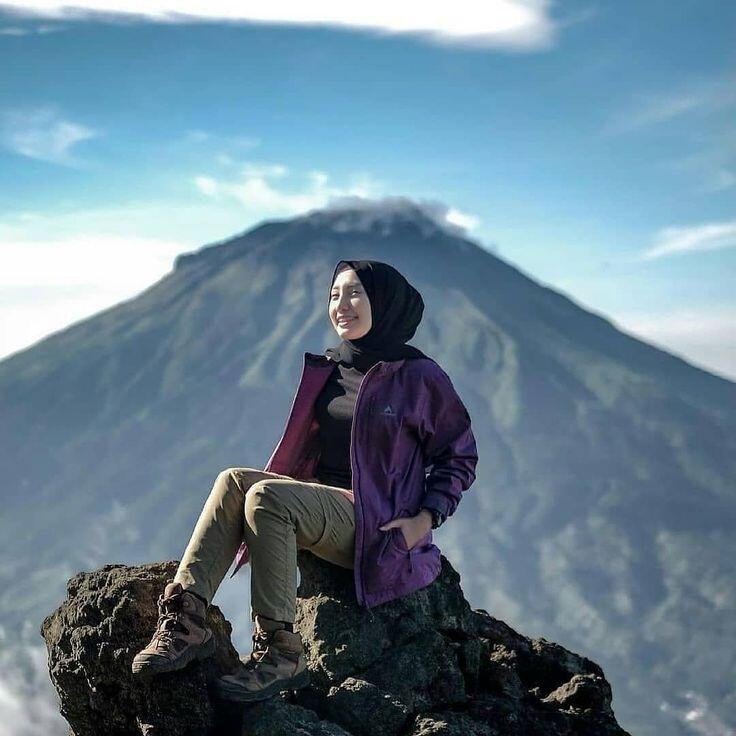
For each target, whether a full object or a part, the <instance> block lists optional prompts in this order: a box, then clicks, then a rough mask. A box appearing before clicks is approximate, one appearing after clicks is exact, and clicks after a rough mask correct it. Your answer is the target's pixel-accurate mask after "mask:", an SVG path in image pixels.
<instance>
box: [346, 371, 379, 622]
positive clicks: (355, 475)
mask: <svg viewBox="0 0 736 736" xmlns="http://www.w3.org/2000/svg"><path fill="white" fill-rule="evenodd" d="M380 366H383V361H379V362H378V363H376V365H374V366H371V367H370V368H369V369H368V372H367V373H366V374H365V375H364V376H363V380H362V381H361V382H360V386H358V393H357V394H356V396H355V406H354V408H353V422H352V424H351V426H350V461H351V474H352V480H353V497H354V498H357V499H358V503H359V504H360V520H361V524H362V525H363V529H362V531H363V534H362V539H363V542H365V514H364V513H363V499H362V498H361V496H360V493H357V492H356V490H357V488H358V485H359V484H358V482H357V478H358V477H359V473H356V471H357V470H358V463H357V462H356V460H355V432H356V430H355V425H356V424H357V422H356V421H355V420H356V417H359V416H360V414H359V412H358V407H359V406H360V399H361V396H362V394H363V387H364V386H365V384H366V382H367V381H368V377H369V376H370V375H371V374H372V373H373V372H374V371H378V370H380ZM360 564H361V567H362V565H363V559H362V557H361V560H360ZM358 572H359V573H360V593H361V597H362V602H363V604H365V584H364V579H365V578H364V576H363V570H362V569H360V570H359V571H358ZM366 608H368V606H366Z"/></svg>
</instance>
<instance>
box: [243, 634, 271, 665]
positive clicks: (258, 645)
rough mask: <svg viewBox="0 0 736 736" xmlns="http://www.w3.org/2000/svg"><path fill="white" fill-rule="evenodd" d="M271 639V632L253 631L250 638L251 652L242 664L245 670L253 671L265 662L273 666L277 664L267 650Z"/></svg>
mask: <svg viewBox="0 0 736 736" xmlns="http://www.w3.org/2000/svg"><path fill="white" fill-rule="evenodd" d="M272 637H273V632H272V631H270V632H269V631H263V630H261V629H256V630H255V632H254V633H253V636H252V637H251V638H252V639H253V651H252V652H251V655H250V658H249V659H248V660H247V661H246V662H244V663H243V664H244V666H245V668H246V669H247V670H252V669H255V668H256V667H257V666H258V665H259V664H261V663H263V662H267V663H269V664H272V665H274V666H276V665H277V664H278V663H277V662H276V661H275V660H274V658H273V656H272V654H271V651H270V649H269V643H270V642H271V638H272Z"/></svg>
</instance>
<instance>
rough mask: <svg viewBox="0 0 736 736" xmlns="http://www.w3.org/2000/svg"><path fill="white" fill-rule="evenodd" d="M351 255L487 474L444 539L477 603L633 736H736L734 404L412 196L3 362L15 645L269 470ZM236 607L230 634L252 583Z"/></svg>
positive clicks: (440, 538) (345, 217) (0, 463)
mask: <svg viewBox="0 0 736 736" xmlns="http://www.w3.org/2000/svg"><path fill="white" fill-rule="evenodd" d="M340 258H374V259H378V260H382V261H386V262H389V263H391V264H392V265H394V266H396V267H397V268H398V269H399V270H400V271H401V272H402V273H404V274H405V275H406V276H407V278H408V279H409V280H410V281H411V282H412V283H413V284H414V285H415V286H416V287H417V288H418V289H419V291H420V292H421V293H422V295H423V297H424V300H425V304H426V308H425V313H424V319H423V321H422V324H421V326H420V328H419V330H418V331H417V335H416V337H415V339H414V340H413V341H412V343H413V344H415V345H416V346H417V347H419V348H421V349H422V350H423V351H424V352H425V353H427V354H428V355H431V356H432V357H434V358H435V359H436V360H437V361H438V362H439V363H440V364H441V365H442V366H443V367H444V369H445V370H446V371H447V372H448V373H449V375H450V376H451V378H452V380H453V383H454V385H455V387H456V389H457V390H458V392H459V394H460V395H461V396H462V397H463V400H464V401H465V403H466V405H467V407H468V410H469V412H470V415H471V418H472V420H473V427H474V431H475V434H476V438H477V441H478V450H479V457H480V460H479V463H478V468H477V471H478V478H477V480H476V482H475V484H474V486H473V487H472V488H471V489H470V490H469V491H468V492H467V494H465V496H464V498H463V501H462V502H461V504H460V506H459V507H458V510H457V512H456V514H455V515H454V516H453V517H452V518H451V519H450V520H448V522H447V523H446V524H445V525H443V527H442V528H441V529H440V530H438V534H437V536H436V539H437V543H438V544H439V546H440V547H441V549H442V551H443V553H444V554H445V555H446V556H447V557H448V559H450V560H452V562H453V564H454V565H455V566H456V567H457V568H458V570H459V571H460V572H461V574H462V576H463V579H464V581H465V583H464V590H465V594H466V595H467V597H468V600H469V601H471V603H472V604H473V605H474V606H479V607H483V608H484V609H487V610H488V611H489V612H490V613H492V614H493V615H494V616H496V617H498V618H502V619H504V620H505V621H508V622H509V623H510V624H511V625H512V626H513V627H514V628H517V629H519V630H522V631H524V632H525V633H527V634H531V635H534V636H543V637H545V638H548V639H552V640H555V641H558V642H560V643H561V644H563V645H564V646H566V647H569V648H570V649H573V650H575V651H581V652H583V653H584V654H585V655H586V656H589V657H591V658H592V659H595V660H596V661H597V662H599V663H600V664H601V665H602V667H603V668H604V670H605V672H606V673H607V675H608V677H609V678H610V679H611V682H612V684H613V692H614V703H613V705H614V709H615V711H616V714H617V717H618V720H619V723H620V724H621V725H622V726H623V727H624V728H625V729H627V730H629V731H631V732H632V733H636V734H637V736H654V734H657V735H659V734H661V733H667V734H672V735H673V736H676V735H678V734H682V735H683V736H684V735H685V734H690V733H695V732H700V733H704V731H703V728H704V727H703V728H701V726H702V723H701V722H700V721H698V719H697V718H696V717H693V716H690V717H689V718H685V719H681V718H679V717H678V715H677V714H678V713H679V712H681V711H682V707H683V706H682V704H683V702H685V701H687V700H688V699H691V700H692V699H696V700H697V701H698V702H702V703H706V704H707V706H708V708H709V709H710V710H709V711H708V714H707V719H706V720H708V721H709V722H713V723H716V724H719V723H721V724H725V723H728V722H730V723H732V724H733V723H736V688H735V687H734V685H733V678H732V659H733V650H732V649H733V648H732V645H731V644H730V643H732V642H733V641H734V640H736V623H734V622H735V621H736V617H734V616H733V610H734V603H736V601H735V598H736V592H735V590H734V585H733V580H734V579H735V578H734V572H735V570H734V568H735V567H736V563H735V562H734V560H735V559H736V555H735V554H734V552H736V549H735V547H736V536H735V535H734V533H733V532H734V529H735V528H736V488H735V484H734V478H736V432H734V430H735V429H736V384H734V383H732V382H730V381H728V380H726V379H724V378H721V377H718V376H715V375H712V374H710V373H708V372H707V371H704V370H702V369H700V368H697V367H695V366H693V365H691V364H689V363H687V362H686V361H684V360H682V359H681V358H678V357H676V356H673V355H670V354H668V353H667V352H665V351H662V350H660V349H657V348H655V347H653V346H650V345H648V344H646V343H645V342H642V341H640V340H637V339H635V338H633V337H631V336H629V335H627V334H626V333H624V332H622V331H620V330H619V329H617V328H616V327H615V326H614V325H613V324H612V323H611V322H610V321H609V320H607V319H605V317H603V316H601V315H598V314H595V313H592V312H590V311H587V310H586V309H584V308H582V307H581V306H580V305H578V304H576V303H575V302H573V301H572V300H570V299H569V298H568V297H566V296H565V295H563V294H561V293H559V292H556V291H554V290H553V289H550V288H547V287H545V286H543V285H541V284H539V283H538V282H536V281H534V280H533V279H532V278H530V277H529V276H527V275H525V274H523V273H521V272H520V271H519V270H518V269H516V268H514V267H513V266H512V265H510V264H508V263H506V262H504V261H503V260H502V259H501V258H499V257H497V256H495V255H493V254H491V253H489V252H488V251H486V250H485V249H483V248H482V247H480V246H479V245H478V244H476V243H474V242H473V241H472V240H469V239H468V238H466V237H465V236H464V235H463V234H462V232H461V231H459V230H458V229H456V228H451V227H449V226H447V225H444V224H442V222H441V220H440V219H439V218H438V217H437V216H436V213H433V212H432V211H431V210H429V209H427V208H426V207H422V206H419V205H416V204H415V203H413V202H410V201H408V200H403V199H392V200H387V201H384V202H377V203H357V202H354V203H352V204H351V203H346V204H345V205H344V206H341V207H334V208H331V209H325V210H317V211H314V212H311V213H308V214H306V215H304V216H300V217H295V218H292V219H287V220H280V221H267V222H264V223H262V224H260V225H258V226H257V227H254V228H252V229H251V230H248V231H247V232H244V233H242V234H239V235H237V236H236V237H234V238H232V239H229V240H226V241H222V242H218V243H215V244H211V245H209V246H208V247H204V248H202V249H201V250H199V251H197V252H194V253H190V254H186V255H182V256H180V257H179V258H178V259H177V260H176V263H175V267H174V269H173V270H172V271H171V272H170V273H169V274H167V275H166V276H165V277H164V278H162V279H161V280H160V281H158V282H157V283H155V284H153V285H152V286H151V287H150V288H148V289H146V290H145V291H143V292H142V293H140V294H139V295H137V296H136V297H135V298H132V299H129V300H127V301H124V302H121V303H120V304H117V305H115V306H113V307H111V308H109V309H107V310H105V311H103V312H100V313H99V314H96V315H94V316H93V317H91V318H89V319H86V320H83V321H81V322H78V323H76V324H74V325H71V326H70V327H68V328H66V329H64V330H62V331H60V332H57V333H55V334H53V335H51V336H49V337H47V338H45V339H44V340H42V341H40V342H39V343H37V344H36V345H34V346H32V347H30V348H28V349H26V350H24V351H22V352H19V353H16V354H14V355H12V356H10V357H8V358H6V359H5V360H3V361H2V362H0V415H1V416H2V417H3V422H2V423H0V433H1V434H0V438H1V439H2V441H1V442H0V471H1V474H0V477H2V479H3V484H4V487H3V504H4V511H5V513H4V514H3V518H2V522H1V523H2V527H1V528H0V532H2V533H1V534H0V555H1V558H0V559H2V560H3V562H2V565H0V610H1V611H2V617H3V627H4V628H5V630H6V631H7V632H10V633H9V634H8V635H6V642H5V646H8V642H9V641H11V640H12V636H11V634H12V632H14V631H18V630H20V628H21V626H22V624H23V622H24V621H28V620H30V621H31V622H32V628H33V630H34V631H37V628H38V624H39V623H40V620H41V618H42V617H43V616H44V615H45V614H46V613H47V612H48V611H49V610H51V608H52V607H53V606H54V605H55V604H56V602H57V601H58V600H59V599H60V598H61V597H62V594H63V590H64V584H65V582H66V580H67V579H68V578H69V577H71V576H72V575H73V574H75V573H76V572H77V571H79V570H83V569H94V568H97V567H99V566H100V565H102V564H106V563H108V562H111V561H119V562H121V563H126V564H133V563H140V562H147V561H150V560H156V559H170V558H172V557H177V556H178V555H180V554H181V552H182V551H183V548H184V546H185V544H186V540H187V539H188V535H189V533H190V532H191V530H192V527H193V524H194V521H195V520H196V517H197V515H198V513H199V510H200V509H201V506H202V503H203V502H204V499H205V497H206V495H207V493H208V492H209V489H210V487H211V485H212V483H213V481H214V479H215V477H216V475H217V474H218V472H219V471H220V470H222V469H223V468H226V467H232V466H255V467H263V465H264V464H265V461H266V459H267V458H268V456H269V454H270V452H271V450H272V449H273V446H274V445H275V443H276V441H277V439H278V437H279V436H280V434H281V431H282V430H283V426H284V422H285V418H286V414H287V412H288V409H289V406H290V403H291V400H292V397H293V393H294V389H295V387H296V384H297V381H298V378H299V373H300V370H301V363H302V354H303V352H304V351H305V350H310V351H312V352H321V351H322V349H323V348H324V347H326V346H328V345H334V344H336V343H337V341H338V338H337V336H336V334H335V332H334V331H333V329H332V327H331V325H330V323H329V320H328V318H327V298H328V292H329V286H330V284H329V278H330V276H331V274H332V271H333V268H334V265H335V263H336V261H337V260H339V259H340ZM241 575H243V573H241ZM228 595H231V596H232V598H231V599H228V600H232V602H233V603H232V605H233V606H237V607H238V609H240V610H241V614H242V616H243V620H244V618H245V614H244V611H245V610H247V606H246V605H245V603H246V600H247V584H246V582H245V578H243V579H242V580H240V579H239V577H238V576H236V578H234V579H233V581H232V582H231V583H227V584H225V585H223V586H222V589H221V592H219V593H218V596H223V597H224V596H228ZM224 600H225V599H224V598H221V599H218V603H219V604H220V605H221V606H223V608H225V607H226V606H225V605H224ZM221 601H222V602H221ZM229 617H230V618H234V617H233V616H232V615H231V616H229ZM1 638H2V637H0V639H1ZM701 710H702V709H701ZM704 718H705V716H704ZM704 722H705V721H703V723H704ZM693 728H700V729H701V730H700V731H694V730H693ZM725 728H726V726H725V725H724V729H725ZM711 730H712V729H711ZM713 733H716V731H713ZM724 733H725V731H724Z"/></svg>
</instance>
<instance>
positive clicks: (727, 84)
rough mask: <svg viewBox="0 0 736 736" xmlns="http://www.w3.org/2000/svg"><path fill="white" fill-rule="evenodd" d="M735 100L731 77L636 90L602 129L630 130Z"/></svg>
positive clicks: (707, 110) (613, 132)
mask: <svg viewBox="0 0 736 736" xmlns="http://www.w3.org/2000/svg"><path fill="white" fill-rule="evenodd" d="M735 104H736V83H735V82H734V80H733V79H730V78H728V79H707V80H698V81H697V82H691V83H689V84H688V85H686V86H684V87H682V88H681V89H677V90H672V91H667V92H652V93H637V94H635V95H634V97H633V99H632V101H631V103H630V104H629V105H628V106H627V107H626V108H625V109H622V110H618V111H617V112H616V113H615V114H614V115H613V116H612V117H611V119H610V120H609V121H608V123H607V124H606V125H605V126H604V128H603V133H604V134H608V135H616V134H622V133H629V132H631V131H634V130H638V129H640V128H645V127H648V126H652V125H658V124H662V123H666V122H669V121H672V120H674V119H676V118H679V117H682V116H684V115H688V114H694V113H712V112H714V111H716V110H719V109H723V108H728V107H730V106H732V105H735Z"/></svg>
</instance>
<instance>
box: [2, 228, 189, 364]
mask: <svg viewBox="0 0 736 736" xmlns="http://www.w3.org/2000/svg"><path fill="white" fill-rule="evenodd" d="M18 229H20V228H18ZM1 231H2V227H1V226H0V254H1V255H2V266H1V267H0V357H4V356H7V355H8V354H10V353H12V352H15V351H18V350H21V349H23V348H25V347H28V346H29V345H31V344H33V343H35V342H37V341H38V340H40V339H41V338H43V337H44V336H46V335H48V334H50V333H52V332H55V331H57V330H61V329H63V328H65V327H67V326H69V325H70V324H72V323H74V322H76V321H78V320H80V319H84V318H85V317H88V316H90V315H92V314H95V313H96V312H98V311H100V310H101V309H105V308H107V307H109V306H112V305H113V304H117V303H119V302H121V301H123V300H125V299H129V298H131V297H132V296H133V295H135V294H137V293H139V292H140V291H142V290H143V289H145V288H147V287H148V286H150V285H151V283H153V282H155V281H157V280H158V279H159V278H161V277H162V276H164V275H165V274H166V273H167V272H168V271H170V270H171V267H172V264H173V260H174V258H175V257H176V256H177V255H178V254H179V253H182V252H184V251H186V250H188V249H189V244H184V243H179V242H173V241H166V240H157V239H153V238H134V237H124V236H118V235H109V234H95V233H80V234H78V235H76V236H70V237H68V238H63V239H46V240H3V239H2V238H1Z"/></svg>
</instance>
